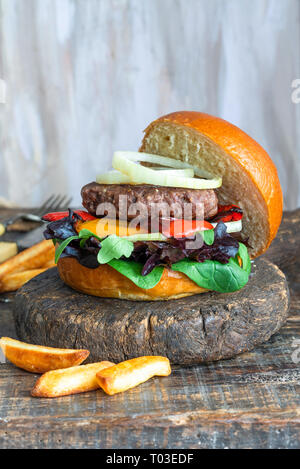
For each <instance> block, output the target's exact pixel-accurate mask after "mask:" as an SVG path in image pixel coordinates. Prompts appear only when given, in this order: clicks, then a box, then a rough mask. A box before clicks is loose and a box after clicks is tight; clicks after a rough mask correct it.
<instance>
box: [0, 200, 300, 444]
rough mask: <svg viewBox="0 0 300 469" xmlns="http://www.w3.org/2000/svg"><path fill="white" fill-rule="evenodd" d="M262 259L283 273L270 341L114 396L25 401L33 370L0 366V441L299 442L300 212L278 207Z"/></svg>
mask: <svg viewBox="0 0 300 469" xmlns="http://www.w3.org/2000/svg"><path fill="white" fill-rule="evenodd" d="M11 236H12V234H11ZM10 239H12V240H13V239H14V238H13V237H12V238H10ZM264 259H269V260H271V261H273V262H274V263H276V264H278V265H279V267H280V268H281V269H282V270H283V271H284V273H285V274H286V277H287V279H288V282H289V289H290V296H291V302H290V312H289V317H288V319H287V322H286V324H285V325H283V327H282V328H281V329H280V331H279V332H278V333H276V334H275V335H274V336H272V338H271V339H270V340H269V341H267V342H266V343H264V344H263V345H260V346H256V347H255V349H254V350H253V351H251V352H248V353H243V354H241V355H238V356H236V357H235V358H232V359H228V360H221V361H218V362H213V363H210V364H202V365H194V366H178V365H173V367H172V374H171V376H170V377H167V378H155V379H152V380H150V381H148V382H147V383H145V384H143V385H141V386H139V387H137V388H135V389H132V390H130V391H128V392H126V393H124V394H120V395H116V396H107V395H105V394H104V393H103V392H102V391H101V390H99V391H96V392H90V393H85V394H80V395H75V396H69V397H63V398H59V399H51V400H50V399H49V400H47V399H37V398H33V397H31V396H30V390H31V388H32V387H33V384H34V382H35V380H36V378H37V375H32V374H30V373H26V372H25V371H22V370H19V369H17V368H15V367H14V366H13V365H11V364H9V363H2V364H0V448H109V449H111V448H153V449H160V448H178V449H181V448H190V449H193V448H299V447H300V369H299V364H300V345H299V342H300V209H298V210H297V211H294V212H286V213H285V214H284V219H283V223H282V225H281V228H280V230H279V233H278V236H277V238H276V240H275V241H274V242H273V244H272V246H271V248H270V249H269V250H268V252H267V254H266V255H265V256H264ZM5 297H7V298H10V299H12V300H14V295H13V294H8V295H6V296H5ZM0 299H3V296H2V297H0ZM13 307H14V303H8V304H5V303H1V302H0V334H1V335H8V336H11V337H16V331H15V328H14V322H13V318H12V309H13ZM297 344H298V345H297Z"/></svg>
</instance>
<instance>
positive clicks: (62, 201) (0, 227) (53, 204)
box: [0, 194, 72, 234]
mask: <svg viewBox="0 0 300 469" xmlns="http://www.w3.org/2000/svg"><path fill="white" fill-rule="evenodd" d="M71 201H72V197H67V196H66V195H55V194H52V195H51V196H50V197H49V198H48V199H47V200H46V201H45V202H44V203H43V205H41V206H40V207H38V208H36V209H34V210H32V211H31V213H23V212H21V213H17V214H16V215H14V216H13V217H11V218H9V219H6V220H0V234H3V233H4V232H5V230H6V228H7V227H8V225H11V224H12V223H14V222H15V221H17V220H19V219H20V218H21V219H22V220H28V221H36V222H40V221H42V218H41V217H42V216H43V215H45V213H48V212H56V211H59V210H62V209H65V208H67V207H68V206H69V205H70V203H71Z"/></svg>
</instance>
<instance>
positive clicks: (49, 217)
mask: <svg viewBox="0 0 300 469" xmlns="http://www.w3.org/2000/svg"><path fill="white" fill-rule="evenodd" d="M74 213H76V215H79V216H80V217H81V219H82V220H83V221H87V220H95V218H96V217H94V216H93V215H91V214H90V213H89V212H85V211H84V210H74ZM68 216H69V212H52V213H46V215H44V216H43V217H42V219H43V220H45V221H56V220H61V219H62V218H65V217H68Z"/></svg>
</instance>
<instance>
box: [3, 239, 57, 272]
mask: <svg viewBox="0 0 300 469" xmlns="http://www.w3.org/2000/svg"><path fill="white" fill-rule="evenodd" d="M54 253H55V248H54V245H53V243H52V241H51V240H50V239H49V240H44V241H41V242H40V243H38V244H35V245H34V246H32V247H31V248H28V249H25V251H22V252H20V253H19V254H17V255H16V256H13V257H11V258H10V259H8V260H6V261H5V262H3V263H2V264H1V265H0V281H1V280H2V279H3V278H4V277H5V276H6V275H8V274H10V273H12V272H13V273H15V272H22V271H24V270H31V269H38V268H42V267H43V266H44V264H46V263H47V262H49V261H51V260H52V259H54Z"/></svg>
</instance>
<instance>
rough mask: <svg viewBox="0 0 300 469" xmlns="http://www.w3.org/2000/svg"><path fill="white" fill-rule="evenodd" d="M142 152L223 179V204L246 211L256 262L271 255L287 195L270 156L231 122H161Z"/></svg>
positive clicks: (199, 118)
mask: <svg viewBox="0 0 300 469" xmlns="http://www.w3.org/2000/svg"><path fill="white" fill-rule="evenodd" d="M140 151H142V152H146V153H153V154H157V155H162V156H168V157H170V158H175V159H179V160H182V161H186V162H188V163H189V164H191V165H193V166H196V167H198V168H200V169H202V170H203V171H204V174H207V175H211V176H221V177H222V179H223V184H222V187H221V188H220V189H218V190H217V193H218V198H219V202H220V203H221V204H236V205H238V206H239V207H241V208H242V209H243V211H244V216H243V231H242V233H243V234H244V236H245V237H246V238H249V240H248V243H249V245H250V246H251V249H249V252H250V255H251V257H257V256H258V255H260V254H262V253H263V252H265V251H266V249H267V248H268V247H269V245H270V244H271V242H272V240H273V239H274V237H275V235H276V233H277V230H278V227H279V225H280V222H281V217H282V204H283V202H282V191H281V186H280V182H279V179H278V175H277V170H276V167H275V165H274V163H273V161H272V160H271V158H270V157H269V155H268V154H267V153H266V151H265V150H264V149H263V148H262V147H261V146H260V145H259V144H258V143H257V142H256V141H255V140H253V139H252V138H251V137H249V135H247V134H246V133H245V132H243V131H242V130H240V129H239V128H238V127H236V126H235V125H232V124H230V123H229V122H227V121H225V120H223V119H220V118H218V117H214V116H211V115H208V114H204V113H201V112H194V111H181V112H174V113H172V114H168V115H166V116H163V117H160V118H159V119H157V120H156V121H154V122H152V123H151V124H150V125H149V126H148V127H147V129H146V130H145V136H144V139H143V142H142V145H141V148H140Z"/></svg>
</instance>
